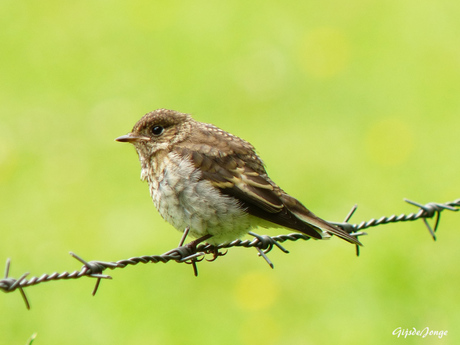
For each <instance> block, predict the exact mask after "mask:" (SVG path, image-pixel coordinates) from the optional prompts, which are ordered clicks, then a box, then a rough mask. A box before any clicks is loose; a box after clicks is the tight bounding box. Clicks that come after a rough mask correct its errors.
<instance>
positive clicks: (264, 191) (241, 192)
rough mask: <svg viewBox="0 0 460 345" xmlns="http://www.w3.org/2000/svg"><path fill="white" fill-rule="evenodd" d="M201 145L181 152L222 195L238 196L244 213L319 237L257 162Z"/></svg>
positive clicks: (316, 230) (315, 229)
mask: <svg viewBox="0 0 460 345" xmlns="http://www.w3.org/2000/svg"><path fill="white" fill-rule="evenodd" d="M201 148H202V149H201V150H199V151H198V150H185V152H184V151H183V152H182V153H183V154H188V155H189V156H190V158H191V160H192V162H193V164H194V165H195V167H196V168H198V169H200V171H201V173H202V178H203V179H206V180H208V181H209V182H211V184H212V185H213V186H214V187H216V188H218V189H219V190H220V191H221V192H222V193H223V194H226V195H229V196H232V197H234V198H236V199H238V201H239V203H240V204H241V206H242V207H243V208H244V209H245V210H246V212H248V213H249V214H251V215H253V216H256V217H259V218H262V219H264V220H267V221H269V222H272V223H275V224H278V225H281V226H284V227H287V228H291V229H293V230H297V231H300V232H303V233H305V234H306V235H308V236H311V237H314V238H317V239H321V238H322V236H321V230H319V228H318V227H317V226H315V225H310V224H309V223H307V222H305V221H303V220H302V219H299V218H298V217H296V216H295V215H294V214H293V213H292V212H290V210H289V209H288V208H287V207H286V206H285V205H284V203H283V200H282V199H281V197H282V192H281V190H280V188H279V187H278V186H276V185H275V184H274V183H273V182H271V181H270V180H269V179H268V178H267V177H266V174H261V173H260V171H265V170H264V169H263V166H262V163H261V162H260V161H259V163H258V162H255V161H254V160H251V159H250V158H249V157H241V156H240V155H238V154H234V155H226V156H224V157H220V156H216V155H212V154H207V153H205V152H203V151H205V148H204V147H203V145H202V146H201ZM187 151H188V152H187ZM248 159H249V164H248ZM251 165H253V167H251ZM259 165H260V166H259ZM260 168H262V170H260ZM256 170H259V172H258V171H256Z"/></svg>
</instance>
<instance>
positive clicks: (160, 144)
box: [115, 109, 194, 159]
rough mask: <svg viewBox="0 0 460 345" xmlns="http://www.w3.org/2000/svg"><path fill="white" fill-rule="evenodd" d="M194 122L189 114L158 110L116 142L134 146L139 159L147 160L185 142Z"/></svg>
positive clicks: (146, 115) (145, 117) (140, 121)
mask: <svg viewBox="0 0 460 345" xmlns="http://www.w3.org/2000/svg"><path fill="white" fill-rule="evenodd" d="M193 121H194V120H193V119H192V117H191V116H190V115H188V114H183V113H179V112H177V111H174V110H167V109H157V110H154V111H152V112H150V113H147V114H145V115H144V116H143V117H142V118H141V119H140V120H139V121H138V122H137V123H136V124H135V125H134V127H133V129H132V131H131V132H130V133H128V134H126V135H122V136H121V137H118V138H116V139H115V140H116V141H119V142H126V143H131V144H133V145H134V147H135V148H136V150H137V152H138V154H139V158H140V159H146V158H149V157H151V156H152V155H155V153H156V152H158V151H160V150H168V149H170V148H171V147H173V146H174V144H176V143H178V142H182V141H184V140H185V139H186V138H187V137H188V135H189V134H190V131H191V126H192V123H193Z"/></svg>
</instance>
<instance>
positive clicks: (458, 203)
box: [0, 199, 460, 309]
mask: <svg viewBox="0 0 460 345" xmlns="http://www.w3.org/2000/svg"><path fill="white" fill-rule="evenodd" d="M405 201H406V202H407V203H409V204H411V205H414V206H416V207H418V208H419V210H418V211H417V212H416V213H410V214H407V215H406V214H400V215H399V216H397V215H391V216H389V217H381V218H379V219H375V218H372V219H371V220H369V221H367V222H361V223H359V224H350V223H348V220H349V218H350V217H351V216H352V215H353V213H354V211H355V210H356V206H355V207H354V208H353V209H352V210H351V211H350V213H349V214H348V215H347V217H346V218H345V221H344V222H343V223H334V222H331V223H332V224H335V225H337V226H339V227H340V228H342V229H343V230H345V231H346V232H348V233H349V234H351V235H352V236H356V237H358V236H362V235H366V233H365V232H362V230H363V229H367V228H370V227H375V226H379V225H383V224H389V223H397V222H407V221H416V220H418V219H423V221H424V223H425V226H426V227H427V229H428V231H429V232H430V234H431V236H432V237H433V239H436V237H435V232H436V230H437V228H438V225H439V220H440V215H441V212H442V211H444V210H449V211H458V210H459V209H460V199H457V200H454V201H452V202H446V203H444V204H439V203H434V202H430V203H428V204H425V205H423V204H419V203H416V202H414V201H410V200H407V199H405ZM435 215H436V219H435V223H434V226H433V227H432V226H430V225H429V223H428V222H427V218H433V217H434V216H435ZM249 234H250V235H252V236H254V239H252V240H235V241H232V242H230V243H225V244H220V245H217V246H215V245H211V244H208V243H198V244H195V243H193V242H192V243H193V245H185V246H179V247H177V248H175V249H172V250H170V251H168V252H166V253H164V254H162V255H143V256H139V257H132V258H129V259H123V260H118V261H114V262H106V261H89V262H88V261H85V260H84V259H83V258H81V257H80V256H78V255H76V254H74V253H70V255H72V256H73V257H74V258H75V259H77V260H78V261H80V262H81V263H83V267H82V268H81V269H80V270H79V271H77V270H75V271H73V272H62V273H58V272H54V273H52V274H42V275H41V276H40V277H32V278H30V279H29V280H27V279H26V277H27V276H28V275H29V273H24V274H23V275H21V276H20V277H19V278H17V279H16V278H11V277H9V271H10V266H11V260H10V259H7V261H6V267H5V277H4V278H3V279H1V280H0V290H2V291H3V292H6V293H8V292H13V291H15V290H19V291H20V293H21V295H22V297H23V299H24V302H25V304H26V307H27V309H30V304H29V301H28V300H27V297H26V295H25V293H24V288H25V287H29V286H33V285H37V284H41V283H44V282H49V281H57V280H69V279H79V278H81V277H92V278H97V282H96V285H95V288H94V290H93V295H95V294H96V291H97V289H98V287H99V284H100V282H101V279H112V277H111V276H109V275H105V274H102V273H103V272H104V271H105V270H106V269H112V270H113V269H116V268H124V267H126V266H130V265H137V264H139V263H143V264H147V263H159V262H162V263H168V262H169V261H176V262H178V263H187V264H192V265H193V268H194V272H195V275H197V274H198V272H197V268H196V263H197V262H199V261H202V260H203V259H204V257H205V256H206V255H208V254H211V255H213V258H212V259H210V260H208V261H214V260H216V259H217V258H218V257H219V256H223V255H225V254H226V253H227V252H221V251H220V250H222V249H228V248H232V247H244V248H251V247H254V248H256V249H257V250H258V251H259V255H261V256H263V257H264V259H265V260H266V261H267V263H268V264H269V265H270V266H271V267H272V268H273V264H272V263H271V261H270V260H269V259H268V257H267V256H266V255H265V254H267V253H268V252H270V251H271V250H272V249H273V248H274V247H277V248H278V249H280V250H281V251H283V252H284V253H289V251H287V250H286V249H285V248H284V247H283V246H282V245H281V243H283V242H286V241H298V240H305V241H306V240H309V239H310V237H309V236H307V235H304V234H301V233H291V234H286V235H277V236H268V235H258V234H255V233H252V232H250V233H249ZM181 243H182V242H181ZM356 247H357V246H356ZM357 248H358V247H357ZM357 254H359V252H358V251H357Z"/></svg>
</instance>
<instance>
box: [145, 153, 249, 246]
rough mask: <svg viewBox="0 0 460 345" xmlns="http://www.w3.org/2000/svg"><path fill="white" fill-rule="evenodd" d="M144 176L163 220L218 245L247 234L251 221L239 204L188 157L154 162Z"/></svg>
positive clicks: (173, 156) (174, 157) (174, 154)
mask: <svg viewBox="0 0 460 345" xmlns="http://www.w3.org/2000/svg"><path fill="white" fill-rule="evenodd" d="M147 169H148V171H147V172H146V173H145V174H146V176H147V181H148V183H149V189H150V195H151V197H152V200H153V203H154V204H155V207H156V208H157V210H158V212H159V213H160V214H161V216H162V217H163V218H164V219H165V220H166V221H168V222H169V223H171V224H172V225H173V226H174V227H175V228H176V229H178V230H180V231H184V229H185V228H186V227H189V228H190V234H191V235H192V236H194V237H200V236H204V235H206V234H211V235H213V236H214V240H215V241H216V243H218V242H225V241H231V240H234V239H236V238H238V237H241V235H243V234H245V233H247V231H248V230H249V227H250V221H249V217H248V215H247V214H246V212H245V211H244V210H243V209H242V208H241V206H240V205H239V203H238V201H237V200H236V199H234V198H232V197H230V196H227V195H223V194H222V193H221V192H220V191H219V190H218V189H217V188H216V187H214V186H213V185H212V184H211V183H210V182H209V181H208V180H206V179H203V178H202V174H201V171H200V170H199V169H197V168H196V167H195V166H194V165H193V163H192V162H191V161H190V159H189V158H188V157H183V156H180V155H179V154H176V153H170V154H168V155H167V156H164V157H163V158H162V160H161V161H158V160H157V161H155V162H151V164H150V168H147Z"/></svg>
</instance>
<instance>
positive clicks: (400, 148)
mask: <svg viewBox="0 0 460 345" xmlns="http://www.w3.org/2000/svg"><path fill="white" fill-rule="evenodd" d="M413 147H414V139H413V134H412V130H411V128H410V126H409V125H408V124H407V123H406V122H404V121H402V120H400V119H396V118H389V119H385V120H382V121H379V122H376V123H374V124H373V126H372V127H371V128H370V130H369V131H368V133H367V137H366V150H367V153H368V155H369V156H370V158H371V159H372V160H373V161H375V162H377V163H379V164H381V165H387V166H389V165H397V164H401V163H402V162H404V161H405V160H406V159H407V158H408V157H409V155H410V153H411V152H412V150H413Z"/></svg>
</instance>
